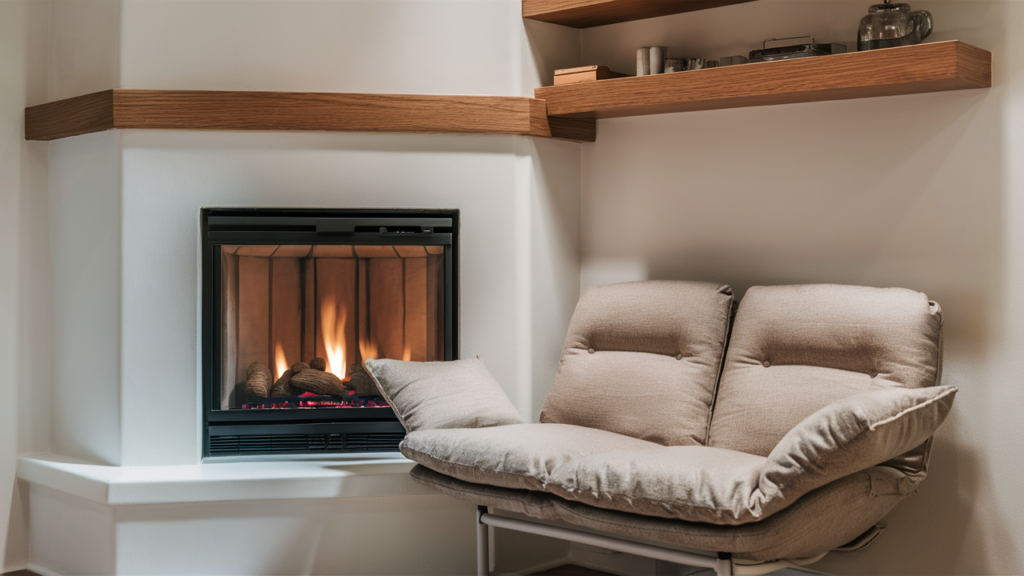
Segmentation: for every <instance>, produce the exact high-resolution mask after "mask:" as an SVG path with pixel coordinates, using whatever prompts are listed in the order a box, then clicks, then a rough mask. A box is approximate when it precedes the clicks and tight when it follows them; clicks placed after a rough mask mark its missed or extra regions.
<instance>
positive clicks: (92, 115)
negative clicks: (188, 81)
mask: <svg viewBox="0 0 1024 576" xmlns="http://www.w3.org/2000/svg"><path fill="white" fill-rule="evenodd" d="M118 128H120V129H133V128H134V129H145V130H149V129H169V130H263V131H293V130H309V131H325V132H420V133H459V134H511V135H520V136H541V137H547V138H560V139H565V140H575V141H580V142H593V141H594V139H595V134H596V132H595V130H596V129H595V124H594V121H593V120H575V119H566V118H552V119H550V121H549V119H548V115H547V110H546V107H545V103H544V101H542V100H537V99H535V98H520V97H508V96H420V95H406V94H335V93H322V92H223V91H192V90H106V91H103V92H97V93H95V94H88V95H85V96H78V97H76V98H68V99H66V100H59V101H57V102H50V103H48V104H41V105H39V106H33V107H31V108H26V109H25V138H26V139H27V140H55V139H58V138H66V137H68V136H77V135H79V134H88V133H91V132H100V131H103V130H111V129H118Z"/></svg>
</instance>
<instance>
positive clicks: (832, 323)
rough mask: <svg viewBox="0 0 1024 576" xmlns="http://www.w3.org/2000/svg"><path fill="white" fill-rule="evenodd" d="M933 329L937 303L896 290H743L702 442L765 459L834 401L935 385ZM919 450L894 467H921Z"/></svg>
mask: <svg viewBox="0 0 1024 576" xmlns="http://www.w3.org/2000/svg"><path fill="white" fill-rule="evenodd" d="M941 327H942V313H941V310H940V309H939V305H938V304H936V303H935V302H930V301H929V300H928V297H927V296H925V295H924V294H921V293H920V292H914V291H911V290H906V289H902V288H884V289H883V288H867V287H862V286H836V285H829V284H816V285H804V286H758V287H753V288H751V289H750V290H748V291H747V293H746V295H745V296H744V298H743V301H742V302H741V303H740V306H739V310H738V311H737V313H736V320H735V323H734V324H733V329H732V336H731V338H730V342H729V351H728V354H727V355H726V359H725V366H724V368H723V370H722V378H721V382H720V384H719V388H718V397H717V399H716V402H715V407H714V416H713V418H712V421H711V433H710V436H709V439H708V445H709V446H714V447H717V448H726V449H730V450H738V451H741V452H746V453H748V454H756V455H759V456H768V455H769V454H770V453H771V451H772V449H773V448H775V446H776V444H778V443H779V441H780V440H781V439H782V438H783V436H785V435H786V433H788V432H789V431H790V430H791V429H792V428H793V427H794V426H796V425H797V424H798V423H800V422H801V421H802V420H804V419H805V418H807V417H808V416H810V415H811V414H813V413H815V412H817V411H818V410H820V409H821V408H823V407H825V406H828V405H829V404H832V403H833V402H835V401H837V400H840V399H842V398H846V397H848V396H852V395H854V394H857V393H859V392H864V391H868V390H872V389H879V388H923V387H927V386H936V385H938V383H939V379H940V366H941V352H942V344H941V337H940V336H941ZM927 448H928V443H927V442H926V443H924V444H922V445H921V446H920V447H919V448H918V449H915V451H913V452H912V453H908V454H907V455H905V457H904V458H903V461H904V462H903V464H902V467H908V466H909V468H918V469H923V467H924V465H925V463H926V461H927ZM894 464H895V463H894ZM904 471H905V472H907V473H913V472H915V471H917V470H913V469H906V470H904Z"/></svg>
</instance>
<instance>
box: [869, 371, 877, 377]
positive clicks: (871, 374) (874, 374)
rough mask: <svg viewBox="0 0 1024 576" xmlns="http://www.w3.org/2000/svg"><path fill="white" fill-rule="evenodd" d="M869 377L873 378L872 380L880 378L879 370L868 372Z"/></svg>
mask: <svg viewBox="0 0 1024 576" xmlns="http://www.w3.org/2000/svg"><path fill="white" fill-rule="evenodd" d="M868 376H871V377H872V378H874V377H875V376H878V370H868Z"/></svg>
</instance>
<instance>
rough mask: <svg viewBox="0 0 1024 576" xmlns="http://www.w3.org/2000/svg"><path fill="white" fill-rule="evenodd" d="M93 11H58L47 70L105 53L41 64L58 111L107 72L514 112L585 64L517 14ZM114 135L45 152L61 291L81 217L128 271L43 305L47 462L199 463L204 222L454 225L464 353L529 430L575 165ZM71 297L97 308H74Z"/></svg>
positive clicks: (416, 138)
mask: <svg viewBox="0 0 1024 576" xmlns="http://www.w3.org/2000/svg"><path fill="white" fill-rule="evenodd" d="M90 5H91V4H84V5H83V3H76V2H67V1H65V0H57V2H55V4H54V12H55V15H54V18H53V19H52V21H53V27H54V28H53V46H52V48H51V51H52V53H53V54H55V55H67V54H71V53H74V52H75V50H74V48H75V47H77V46H79V45H82V44H83V43H85V44H88V39H89V38H93V37H96V36H104V37H105V36H107V35H109V34H112V33H113V34H115V35H117V36H118V38H119V40H117V41H116V42H115V41H109V40H107V41H104V42H100V43H98V44H97V47H96V48H95V49H93V50H87V51H85V52H84V54H83V55H82V56H81V57H80V58H79V59H78V60H76V61H75V65H69V64H68V63H67V62H65V61H64V60H67V59H68V57H63V58H62V57H60V56H55V61H54V62H53V63H52V66H51V69H52V73H51V79H50V80H51V83H52V84H53V86H55V87H57V88H54V90H58V89H59V91H60V92H61V93H62V94H65V93H66V94H76V93H85V92H89V91H93V90H97V89H99V87H98V85H97V84H96V83H95V82H96V80H95V79H96V78H106V79H107V80H106V81H108V82H109V81H110V80H109V76H110V75H111V74H114V75H116V77H117V83H116V86H119V87H125V88H177V89H236V90H237V89H261V90H323V91H349V92H394V93H467V94H497V95H515V94H523V95H529V94H530V93H531V92H532V89H533V88H534V87H536V86H539V85H541V83H542V77H543V76H546V75H548V74H550V70H551V69H553V68H555V67H564V66H572V65H576V64H577V63H578V62H579V50H580V45H579V38H580V33H579V32H578V31H576V30H571V29H567V28H562V27H558V26H553V25H548V24H539V23H531V24H530V25H528V26H525V27H524V25H523V22H522V19H521V18H520V13H519V9H520V7H519V3H518V2H516V1H514V0H502V1H493V2H490V1H485V2H444V1H430V2H421V1H391V0H388V1H380V2H285V1H282V2H204V1H200V2H181V1H175V0H167V1H132V0H128V1H125V2H120V3H116V4H114V3H111V2H98V3H96V5H95V7H94V8H92V12H91V13H89V14H84V13H83V11H88V10H89V8H88V6H90ZM83 6H85V7H83ZM76 20H81V21H85V22H88V23H89V25H88V26H85V27H77V26H74V22H75V21H76ZM111 60H116V61H113V62H112V61H111ZM82 70H85V71H91V73H83V72H81V71H82ZM119 134H120V135H119V136H110V135H104V134H100V135H87V136H80V137H75V138H69V139H66V140H63V141H60V142H57V143H54V144H53V145H52V162H53V165H54V167H53V169H52V173H53V174H54V177H55V181H54V185H53V186H52V192H51V193H52V195H53V198H54V199H56V198H58V197H60V198H61V202H59V206H58V207H57V208H55V210H54V219H55V221H58V220H59V221H61V222H67V223H68V225H69V228H68V233H66V234H65V233H64V232H62V230H64V227H63V226H61V227H60V229H59V230H57V231H55V232H54V254H55V270H56V272H55V274H56V275H59V276H61V277H62V278H64V277H65V276H66V275H68V274H72V275H73V274H74V273H75V264H76V263H78V262H81V261H82V260H83V254H82V252H83V251H88V248H85V247H83V243H82V242H80V241H79V240H77V239H76V238H77V237H81V236H82V231H81V230H77V229H76V228H74V225H75V223H77V222H78V221H79V220H78V216H79V215H80V214H82V213H83V211H85V210H87V209H89V207H90V205H92V206H96V207H99V206H103V208H102V209H100V213H99V214H96V215H95V218H94V221H95V222H99V221H100V220H102V221H103V224H102V225H101V226H97V227H96V230H97V233H99V231H102V234H101V235H102V241H104V242H110V243H111V244H110V246H111V247H115V248H118V247H119V250H120V253H119V254H118V250H117V249H115V250H111V251H108V252H107V253H109V254H118V255H119V256H120V257H122V258H123V262H122V263H121V264H120V266H121V267H120V269H119V270H110V271H107V273H104V274H102V275H98V278H97V279H95V280H94V281H90V282H89V283H88V284H86V285H77V286H75V288H74V290H71V289H64V288H58V289H57V293H56V297H55V302H56V304H55V306H56V307H57V308H60V309H61V310H64V311H65V312H66V313H63V312H62V313H61V314H60V317H61V322H62V324H61V330H60V333H61V334H62V337H61V340H60V341H59V344H58V345H59V347H60V348H61V350H62V351H64V350H67V351H69V352H70V357H71V359H70V360H69V361H68V362H66V363H65V362H64V361H60V362H58V364H57V366H58V370H57V372H56V373H55V387H56V388H58V389H60V390H61V391H62V392H63V391H67V394H64V393H61V394H57V395H56V400H55V402H56V406H55V413H58V414H60V415H61V417H60V418H58V420H59V422H60V424H59V426H57V427H56V428H55V434H56V436H55V442H56V443H57V445H58V446H59V447H60V449H61V451H62V452H64V453H67V454H70V455H75V456H79V457H84V458H86V459H92V460H97V461H101V462H107V463H120V464H124V465H146V464H186V463H193V462H196V461H197V459H198V457H199V438H200V435H199V434H200V431H199V411H198V404H199V402H198V356H197V348H196V341H197V337H198V328H197V326H198V322H197V319H198V312H199V311H198V304H199V298H198V296H199V295H198V286H199V278H198V271H199V266H198V258H197V254H198V222H199V219H198V215H199V209H200V208H201V207H203V206H309V207H313V206H336V207H423V208H430V207H434V208H459V209H461V210H462V223H463V228H462V234H463V236H462V276H461V282H462V284H461V287H460V288H461V293H462V300H461V303H460V314H461V318H462V325H461V328H462V333H461V341H462V350H461V353H462V355H463V356H467V357H468V356H474V355H477V354H479V355H481V357H483V358H484V360H485V361H486V362H487V363H488V366H489V367H490V368H491V370H492V371H493V372H494V373H495V375H496V376H497V378H498V380H499V381H500V382H501V383H502V385H503V386H504V387H505V389H506V390H507V391H508V392H509V395H510V397H511V398H512V400H513V402H515V403H516V405H517V406H518V407H519V408H520V410H521V411H522V412H523V413H524V414H525V415H526V416H529V417H536V416H537V414H538V413H539V411H540V406H541V404H542V402H543V398H544V396H545V395H546V392H547V390H548V388H549V387H550V383H551V380H552V378H553V374H554V370H555V366H556V364H557V357H558V351H559V349H560V344H561V340H562V338H563V336H564V332H565V327H566V326H567V324H568V320H569V317H570V316H571V314H572V310H573V307H574V306H575V301H576V298H577V296H578V286H579V284H578V278H579V237H580V235H579V193H580V187H579V181H580V177H579V169H578V168H579V154H580V146H579V145H577V144H572V143H566V142H554V141H537V140H533V139H529V138H521V137H507V136H445V135H371V134H281V133H262V134H260V133H256V134H254V133H187V132H145V131H138V132H136V131H123V132H120V133H119ZM111 146H112V147H113V151H111ZM97 154H98V155H100V156H102V158H100V157H95V155H97ZM58 175H59V179H58V178H57V176H58ZM111 194H113V196H112V195H111ZM109 219H113V221H109ZM118 221H120V222H121V223H120V224H116V222H118ZM92 236H96V234H93V235H92ZM92 236H90V237H92ZM99 241H101V238H99V237H96V238H92V241H91V242H90V243H91V244H96V243H97V242H99ZM58 255H59V258H58ZM103 262H104V263H105V264H109V262H108V261H107V259H104V261H103ZM82 293H86V294H89V298H94V299H96V301H97V305H96V306H93V307H91V308H86V307H83V306H82V303H81V301H80V295H81V294H82ZM76 294H78V296H76ZM111 299H113V300H111ZM111 302H113V303H114V304H115V308H117V309H116V310H115V309H110V306H109V304H110V303H111ZM100 303H107V304H102V305H101V304H100ZM89 327H94V328H93V329H94V330H95V332H96V335H97V338H96V342H95V343H94V344H93V345H92V346H91V347H90V349H89V351H88V353H89V354H90V356H91V357H93V358H98V357H101V356H102V359H101V360H98V361H91V366H92V370H90V371H89V376H88V377H87V380H88V382H89V385H88V386H81V382H80V380H81V378H80V377H79V376H78V375H75V374H73V373H72V372H71V371H70V370H69V369H67V366H65V364H67V365H74V364H76V363H78V362H79V359H76V358H75V356H76V354H77V353H76V352H75V351H73V350H71V348H73V346H74V344H73V343H74V342H75V341H76V340H78V339H80V338H81V331H82V330H86V329H89ZM108 345H113V346H114V350H109V349H108V348H107V346H108ZM96 347H98V348H100V349H102V351H103V354H102V355H100V354H96V353H95V350H93V348H96ZM82 352H83V353H85V351H82ZM60 356H61V357H63V354H60ZM101 366H111V369H110V370H106V371H104V370H100V367H101ZM118 370H120V374H119V375H118V374H117V372H118ZM86 390H88V391H89V396H88V397H87V396H86V392H85V391H86ZM111 395H115V396H117V398H119V403H114V402H110V401H109V398H110V396H111ZM83 402H85V403H87V404H88V405H89V406H90V408H91V410H89V411H88V412H87V413H86V414H82V413H81V411H79V410H78V407H79V406H80V405H81V403H83ZM153 408H159V409H158V410H153Z"/></svg>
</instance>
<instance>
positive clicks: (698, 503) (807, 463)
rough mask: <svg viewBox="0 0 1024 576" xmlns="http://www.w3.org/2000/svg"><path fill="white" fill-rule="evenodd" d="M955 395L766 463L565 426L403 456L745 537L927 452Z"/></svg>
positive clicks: (838, 423)
mask: <svg viewBox="0 0 1024 576" xmlns="http://www.w3.org/2000/svg"><path fill="white" fill-rule="evenodd" d="M955 393H956V389H955V388H953V387H951V386H944V387H933V388H925V389H916V390H901V389H890V390H874V391H869V392H865V393H862V394H859V395H857V396H853V397H850V398H846V399H844V400H840V401H838V402H836V403H835V404H833V405H830V406H827V407H825V408H824V409H822V410H820V411H818V412H816V413H815V414H813V415H811V416H810V417H808V418H807V419H806V420H804V421H803V422H801V423H800V424H799V425H798V426H796V427H795V428H794V429H793V430H792V431H790V433H789V434H787V435H786V436H785V437H784V438H783V440H782V441H781V442H780V443H779V445H778V446H777V447H776V448H775V450H773V451H772V453H771V454H770V455H769V457H768V458H764V457H762V456H756V455H752V454H746V453H743V452H738V451H734V450H723V449H720V448H711V447H705V446H661V445H659V444H654V443H651V442H645V441H642V440H637V439H633V438H629V437H627V436H622V435H618V434H614V433H610V432H605V431H601V430H593V429H588V428H582V427H577V426H568V425H559V424H523V425H518V426H503V427H498V428H488V429H482V430H465V429H460V430H427V431H421V432H414V433H412V434H410V435H409V436H408V437H407V438H406V439H405V441H403V442H402V453H403V454H405V455H406V456H407V457H408V458H410V459H411V460H414V461H416V462H419V463H420V464H423V465H425V466H427V467H428V468H431V469H433V470H436V471H438V472H441V473H443V474H447V475H449V476H453V477H455V478H458V479H460V480H464V481H467V482H474V483H482V484H490V485H494V486H500V487H505V488H519V489H526V490H537V491H545V492H550V493H552V494H555V495H557V496H560V497H562V498H564V499H566V500H572V501H576V502H581V503H584V504H589V505H591V506H596V507H600V508H608V509H613V510H621V511H625V512H631V513H636V514H643V515H648V516H661V517H666V518H678V519H681V520H687V521H690V522H706V523H712V524H721V525H738V524H746V523H751V522H758V521H760V520H763V519H764V518H767V517H769V516H771V515H772V514H775V513H776V512H778V511H779V510H782V509H784V508H786V507H788V506H790V505H792V504H793V503H794V502H796V501H797V500H798V499H799V498H800V497H801V496H803V495H804V494H806V493H808V492H810V491H812V490H814V489H816V488H819V487H821V486H824V485H826V484H828V483H830V482H832V481H834V480H838V479H840V478H842V477H843V476H847V475H849V474H853V473H855V472H859V471H861V470H864V469H866V468H870V467H872V466H875V465H878V464H881V463H883V462H885V461H887V460H889V459H890V458H893V457H894V456H897V455H899V454H902V453H903V452H905V451H907V450H909V449H910V448H913V447H915V446H918V445H920V444H921V443H922V442H924V440H925V439H926V438H928V437H930V436H931V435H932V434H933V433H934V432H935V429H936V428H938V426H939V425H940V424H941V423H942V421H943V420H944V419H945V417H946V415H947V414H948V413H949V410H950V408H951V406H952V403H953V397H954V396H955ZM906 486H907V487H909V486H910V484H906Z"/></svg>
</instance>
